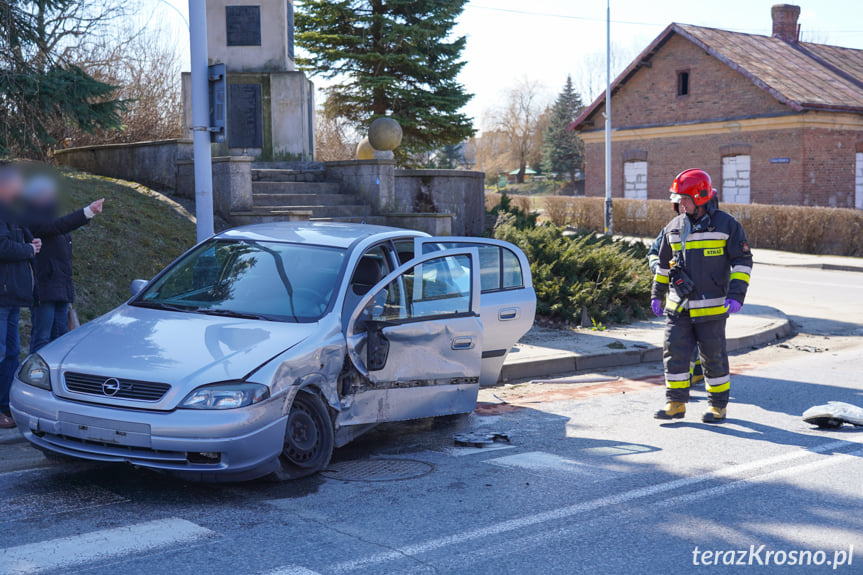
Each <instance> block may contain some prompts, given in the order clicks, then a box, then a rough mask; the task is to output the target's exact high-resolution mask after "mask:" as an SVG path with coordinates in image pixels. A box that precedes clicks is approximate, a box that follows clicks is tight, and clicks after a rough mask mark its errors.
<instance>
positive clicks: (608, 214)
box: [605, 0, 614, 236]
mask: <svg viewBox="0 0 863 575" xmlns="http://www.w3.org/2000/svg"><path fill="white" fill-rule="evenodd" d="M605 17H606V21H605V233H606V235H609V236H610V235H611V234H612V233H614V226H613V221H614V218H613V216H612V203H611V0H607V2H606V10H605Z"/></svg>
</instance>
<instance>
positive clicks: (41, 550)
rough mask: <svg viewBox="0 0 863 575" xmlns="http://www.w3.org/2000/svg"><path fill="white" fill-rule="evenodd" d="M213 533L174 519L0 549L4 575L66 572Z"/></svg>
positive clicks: (1, 569)
mask: <svg viewBox="0 0 863 575" xmlns="http://www.w3.org/2000/svg"><path fill="white" fill-rule="evenodd" d="M212 534H213V532H212V531H210V530H209V529H206V528H204V527H201V526H200V525H195V524H194V523H192V522H190V521H186V520H184V519H177V518H170V519H158V520H156V521H148V522H146V523H137V524H135V525H127V526H124V527H115V528H113V529H102V530H100V531H93V532H91V533H83V534H81V535H72V536H70V537H61V538H59V539H51V540H50V541H41V542H38V543H28V544H26V545H19V546H17V547H9V548H7V549H0V575H30V574H35V573H41V572H43V571H48V570H50V569H64V570H66V569H68V568H69V567H72V566H75V565H81V564H82V563H89V562H91V561H99V560H103V559H109V558H112V557H117V556H121V555H126V554H128V553H137V552H141V551H149V550H152V549H156V548H158V547H165V546H167V545H174V544H177V543H188V542H190V541H194V540H196V539H201V538H203V537H207V536H210V535H212Z"/></svg>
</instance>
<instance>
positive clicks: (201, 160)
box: [189, 0, 213, 242]
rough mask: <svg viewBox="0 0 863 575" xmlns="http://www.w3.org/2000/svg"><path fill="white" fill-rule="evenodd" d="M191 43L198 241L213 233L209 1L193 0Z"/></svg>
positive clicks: (190, 16)
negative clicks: (208, 61)
mask: <svg viewBox="0 0 863 575" xmlns="http://www.w3.org/2000/svg"><path fill="white" fill-rule="evenodd" d="M189 44H190V46H189V47H190V51H191V64H192V86H191V88H192V137H193V144H194V153H195V217H196V219H197V220H198V241H199V242H201V241H203V240H205V239H207V238H209V237H210V236H212V235H213V162H212V158H211V157H210V131H209V124H210V102H209V84H208V78H207V76H208V73H209V70H208V68H207V4H206V0H189Z"/></svg>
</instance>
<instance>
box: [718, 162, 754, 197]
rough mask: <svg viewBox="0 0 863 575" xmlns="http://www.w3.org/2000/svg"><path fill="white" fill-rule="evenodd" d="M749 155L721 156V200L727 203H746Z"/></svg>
mask: <svg viewBox="0 0 863 575" xmlns="http://www.w3.org/2000/svg"><path fill="white" fill-rule="evenodd" d="M750 173H751V172H750V158H749V156H725V157H723V158H722V201H723V202H725V203H727V204H748V203H749V202H750V197H749V174H750Z"/></svg>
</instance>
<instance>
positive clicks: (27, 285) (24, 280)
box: [0, 204, 35, 307]
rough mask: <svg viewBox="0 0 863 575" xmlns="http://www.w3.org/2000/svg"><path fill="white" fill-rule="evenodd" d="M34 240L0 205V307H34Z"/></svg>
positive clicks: (12, 214) (11, 214) (8, 210)
mask: <svg viewBox="0 0 863 575" xmlns="http://www.w3.org/2000/svg"><path fill="white" fill-rule="evenodd" d="M32 240H33V236H32V235H31V234H30V232H29V231H28V230H27V229H26V228H24V227H22V226H21V225H20V224H19V223H18V221H17V218H16V217H15V214H14V213H13V212H12V210H11V209H10V208H8V207H6V206H4V205H2V204H0V307H26V306H31V305H33V289H34V286H35V282H34V275H33V246H31V245H30V242H31V241H32Z"/></svg>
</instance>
